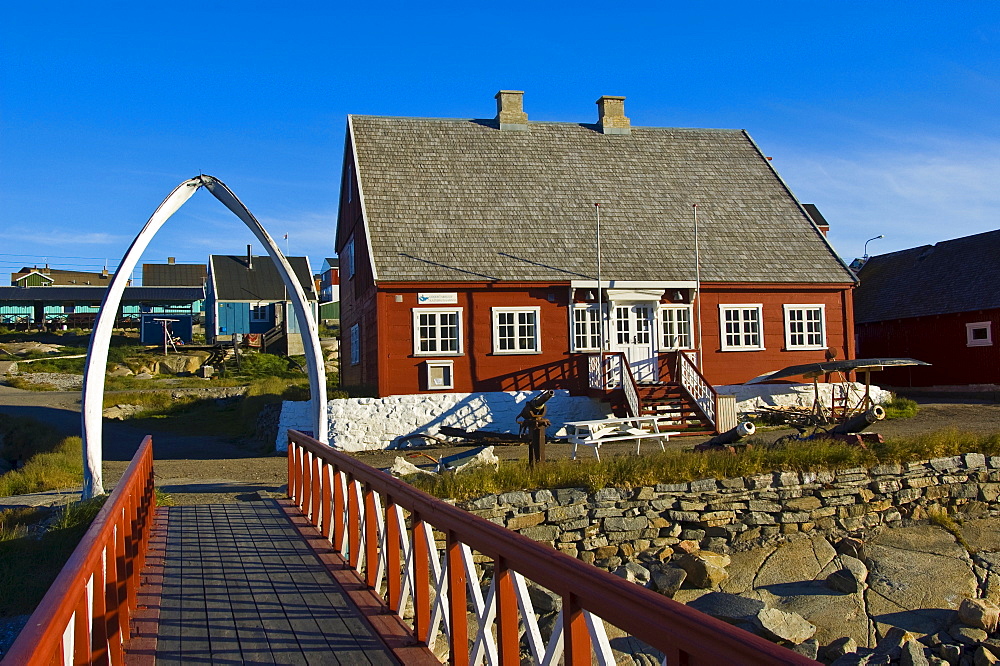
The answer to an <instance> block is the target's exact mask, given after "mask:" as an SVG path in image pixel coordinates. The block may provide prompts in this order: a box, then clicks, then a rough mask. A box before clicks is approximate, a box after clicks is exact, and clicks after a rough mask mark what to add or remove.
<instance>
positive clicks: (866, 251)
mask: <svg viewBox="0 0 1000 666" xmlns="http://www.w3.org/2000/svg"><path fill="white" fill-rule="evenodd" d="M879 238H885V234H879V235H878V236H875V238H869V239H868V240H866V241H865V257H864V258H865V259H867V258H868V243H871V242H872V241H873V240H878V239H879Z"/></svg>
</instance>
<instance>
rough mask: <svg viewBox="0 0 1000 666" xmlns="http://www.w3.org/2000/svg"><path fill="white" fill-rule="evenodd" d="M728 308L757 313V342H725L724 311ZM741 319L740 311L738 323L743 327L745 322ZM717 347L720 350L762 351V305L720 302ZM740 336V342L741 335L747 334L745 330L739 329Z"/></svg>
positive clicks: (725, 322)
mask: <svg viewBox="0 0 1000 666" xmlns="http://www.w3.org/2000/svg"><path fill="white" fill-rule="evenodd" d="M728 310H740V311H744V310H752V311H754V312H756V313H757V315H756V322H757V344H754V345H745V344H735V345H733V344H729V343H727V342H726V334H727V333H726V324H727V321H726V311H728ZM746 321H749V320H744V319H743V313H742V312H741V313H740V318H739V320H738V323H739V324H740V328H741V329H742V328H743V324H745V323H746ZM719 335H720V337H719V348H720V349H721V350H722V351H764V349H765V347H764V306H763V304H761V303H720V304H719ZM737 335H739V337H740V341H741V343H742V340H743V337H744V336H745V335H747V333H746V332H744V331H742V330H741V331H740V332H739V333H737Z"/></svg>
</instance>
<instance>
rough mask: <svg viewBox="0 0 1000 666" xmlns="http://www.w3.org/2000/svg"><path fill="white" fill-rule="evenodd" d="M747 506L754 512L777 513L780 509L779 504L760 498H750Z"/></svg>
mask: <svg viewBox="0 0 1000 666" xmlns="http://www.w3.org/2000/svg"><path fill="white" fill-rule="evenodd" d="M747 508H748V509H750V510H751V511H754V512H764V513H778V512H779V511H781V505H780V504H778V503H777V502H767V501H762V500H750V501H749V502H747Z"/></svg>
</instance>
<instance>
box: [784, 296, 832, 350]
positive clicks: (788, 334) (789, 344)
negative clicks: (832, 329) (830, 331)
mask: <svg viewBox="0 0 1000 666" xmlns="http://www.w3.org/2000/svg"><path fill="white" fill-rule="evenodd" d="M795 310H801V311H802V312H805V311H807V310H812V311H819V325H820V331H819V334H820V341H819V342H818V343H815V342H814V343H809V342H804V343H803V344H795V343H794V342H793V341H792V336H794V335H803V336H806V337H808V336H809V335H810V332H809V331H805V330H803V331H793V330H792V315H791V313H792V312H793V311H795ZM784 311H785V349H789V350H792V349H794V350H796V351H798V350H808V349H826V306H825V305H823V304H819V305H816V304H812V303H810V304H800V303H786V304H785V305H784ZM808 321H809V320H807V319H800V320H797V321H796V323H803V324H805V323H807V322H808Z"/></svg>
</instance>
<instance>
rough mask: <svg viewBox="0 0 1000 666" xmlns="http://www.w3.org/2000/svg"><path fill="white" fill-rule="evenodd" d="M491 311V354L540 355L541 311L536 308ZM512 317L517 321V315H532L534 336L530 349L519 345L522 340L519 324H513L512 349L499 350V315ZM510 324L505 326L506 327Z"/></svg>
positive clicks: (493, 309) (494, 309) (506, 308)
mask: <svg viewBox="0 0 1000 666" xmlns="http://www.w3.org/2000/svg"><path fill="white" fill-rule="evenodd" d="M490 310H491V311H492V317H491V321H492V322H493V324H492V328H493V353H494V354H501V355H505V356H508V355H511V354H541V353H542V331H541V329H542V326H541V311H540V309H539V308H538V307H537V306H529V307H495V308H490ZM507 314H510V315H514V316H515V319H519V317H518V315H521V314H532V315H534V322H533V324H532V325H533V326H534V329H535V330H534V335H533V336H532V337H531V345H532V346H531V347H522V346H521V343H522V340H523V339H524V338H522V336H521V335H520V331H519V329H520V327H521V325H522V324H521V322H520V321H516V320H515V322H514V324H513V326H514V338H513V343H514V345H515V346H514V348H513V349H501V348H500V340H501V338H500V316H501V315H507ZM508 325H510V324H505V326H508Z"/></svg>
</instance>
